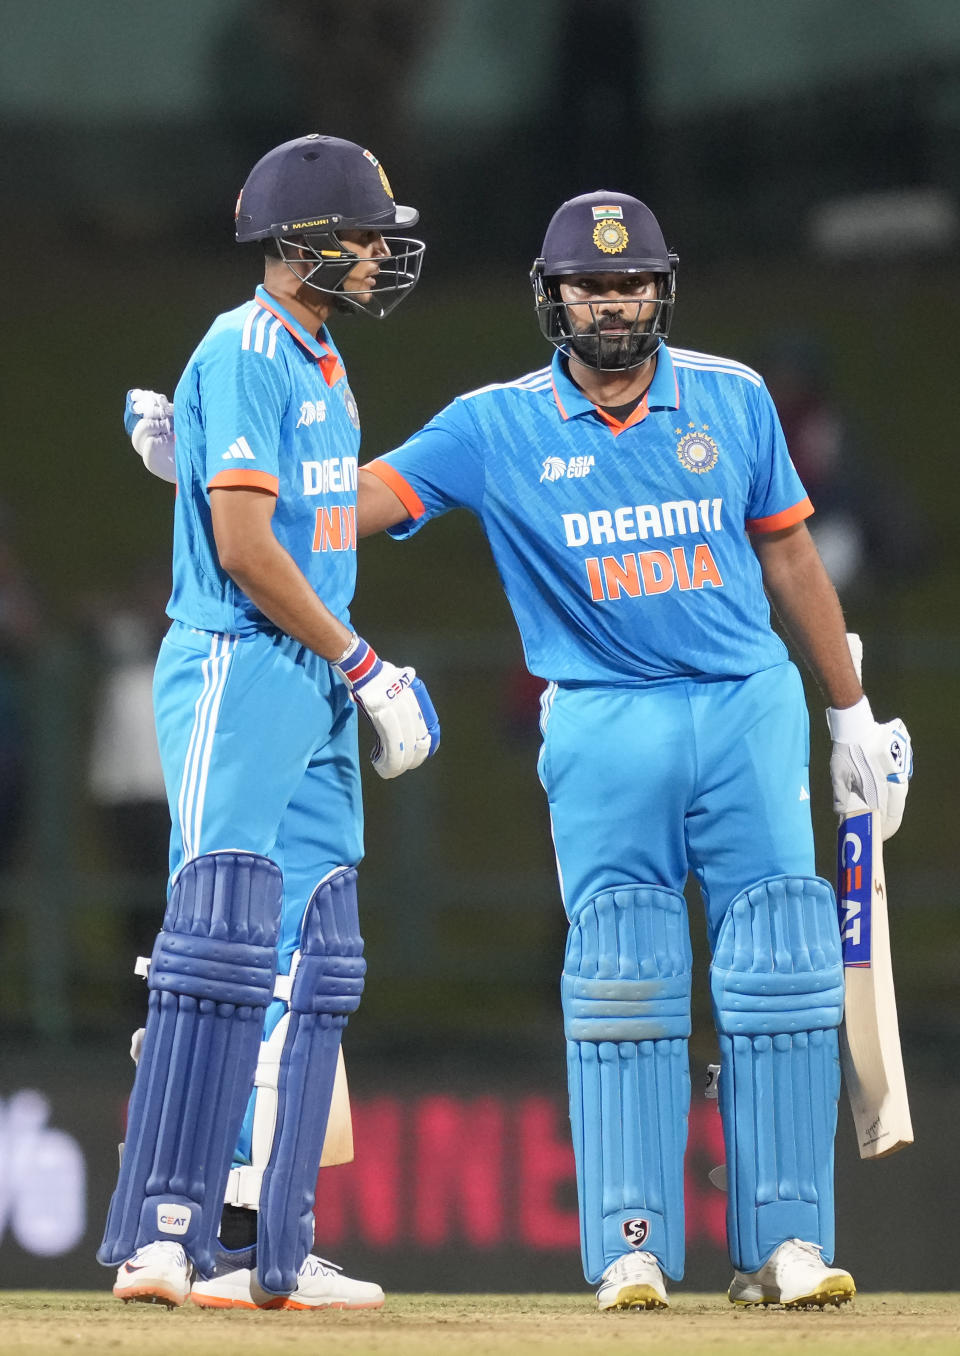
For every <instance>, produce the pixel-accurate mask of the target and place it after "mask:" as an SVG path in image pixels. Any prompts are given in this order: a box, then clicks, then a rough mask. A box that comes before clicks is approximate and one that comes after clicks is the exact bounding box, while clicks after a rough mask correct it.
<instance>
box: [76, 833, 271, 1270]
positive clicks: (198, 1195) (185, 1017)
mask: <svg viewBox="0 0 960 1356" xmlns="http://www.w3.org/2000/svg"><path fill="white" fill-rule="evenodd" d="M282 894H283V880H282V877H281V874H280V871H279V870H278V868H277V867H276V866H275V865H274V863H273V862H271V861H270V860H269V859H268V858H266V857H261V856H258V855H257V854H256V853H252V852H215V853H211V854H209V855H207V856H203V857H195V858H194V859H193V860H192V861H189V862H187V864H186V865H185V866H184V868H183V870H182V871H181V872H180V874H179V875H178V876H177V878H176V880H175V882H174V884H173V886H172V888H171V891H170V901H169V904H168V905H167V911H166V915H165V917H164V920H163V931H162V932H161V933H160V934H159V936H158V937H157V941H156V945H155V946H154V949H153V958H152V960H151V962H150V974H149V981H148V982H149V988H150V1001H149V1008H148V1015H147V1027H146V1034H145V1036H144V1041H143V1049H142V1051H141V1054H140V1061H139V1064H138V1066H137V1075H136V1078H135V1080H134V1085H133V1095H132V1097H131V1099H130V1109H129V1113H128V1118H127V1139H126V1145H125V1148H124V1154H123V1162H122V1165H121V1168H120V1176H119V1179H118V1181H117V1187H116V1190H115V1191H114V1193H113V1199H112V1200H111V1202H110V1210H109V1214H108V1216H107V1225H106V1230H105V1232H104V1237H103V1243H102V1244H101V1247H100V1251H99V1252H98V1254H97V1257H98V1259H99V1260H100V1261H101V1262H102V1263H103V1264H104V1265H105V1266H116V1265H118V1264H119V1263H120V1262H123V1261H124V1260H126V1259H127V1258H129V1257H131V1256H132V1255H133V1254H134V1253H135V1252H136V1251H137V1249H138V1248H142V1247H144V1246H145V1245H146V1244H148V1243H154V1242H157V1241H162V1240H169V1241H172V1242H176V1243H181V1244H182V1245H183V1247H184V1249H185V1251H186V1253H187V1255H188V1256H189V1257H190V1259H191V1261H192V1262H193V1263H194V1265H195V1266H196V1268H197V1270H198V1271H199V1272H200V1273H201V1275H209V1274H210V1273H211V1272H212V1271H213V1268H214V1252H215V1248H216V1240H217V1229H218V1226H219V1223H220V1211H221V1207H222V1205H223V1193H224V1188H225V1186H226V1181H227V1173H228V1172H229V1169H230V1159H231V1156H232V1153H233V1147H234V1144H235V1143H236V1139H237V1135H238V1133H239V1131H240V1125H241V1122H242V1120H243V1113H244V1109H245V1107H246V1104H247V1098H248V1097H249V1095H250V1089H251V1087H252V1086H253V1076H254V1071H255V1069H256V1064H257V1056H258V1054H259V1051H260V1037H261V1031H262V1027H263V1014H264V1011H265V1009H266V1007H267V1004H268V1003H269V1002H270V999H271V997H272V994H273V986H274V979H275V976H276V969H277V934H278V932H279V927H280V904H281V898H282Z"/></svg>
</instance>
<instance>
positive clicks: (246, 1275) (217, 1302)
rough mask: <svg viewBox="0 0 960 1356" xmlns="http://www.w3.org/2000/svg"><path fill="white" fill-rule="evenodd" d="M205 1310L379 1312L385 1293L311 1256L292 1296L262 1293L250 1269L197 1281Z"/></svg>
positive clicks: (195, 1292) (197, 1300)
mask: <svg viewBox="0 0 960 1356" xmlns="http://www.w3.org/2000/svg"><path fill="white" fill-rule="evenodd" d="M190 1298H191V1299H192V1300H193V1302H194V1304H199V1305H200V1307H201V1308H202V1309H379V1308H381V1307H382V1305H383V1291H382V1290H381V1289H380V1287H379V1285H376V1284H375V1283H374V1282H373V1281H354V1280H352V1279H351V1278H350V1277H349V1276H344V1274H343V1269H342V1268H341V1267H338V1266H337V1264H336V1263H335V1262H327V1261H325V1260H324V1258H322V1257H313V1256H310V1257H308V1258H307V1259H306V1261H305V1262H304V1264H303V1266H302V1267H301V1268H300V1274H299V1276H298V1277H297V1288H296V1290H294V1291H293V1293H292V1294H290V1295H271V1294H269V1293H268V1292H267V1291H266V1290H263V1289H262V1288H261V1286H260V1283H259V1282H258V1280H257V1273H256V1272H255V1271H254V1270H252V1269H251V1268H249V1267H238V1268H236V1269H235V1270H233V1271H225V1272H224V1273H223V1274H222V1275H220V1276H214V1278H213V1279H212V1280H209V1281H197V1282H196V1283H195V1284H194V1287H193V1289H192V1290H191V1292H190Z"/></svg>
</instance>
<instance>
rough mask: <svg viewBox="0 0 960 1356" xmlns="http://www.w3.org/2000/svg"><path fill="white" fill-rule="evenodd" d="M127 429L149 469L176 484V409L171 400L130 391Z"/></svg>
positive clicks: (154, 393)
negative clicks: (174, 421) (174, 429)
mask: <svg viewBox="0 0 960 1356" xmlns="http://www.w3.org/2000/svg"><path fill="white" fill-rule="evenodd" d="M123 427H124V428H125V429H126V430H127V432H128V433H129V435H130V441H131V442H132V443H133V446H134V450H135V451H136V452H138V453H139V454H140V456H141V457H142V458H143V464H144V466H146V468H147V470H148V471H150V472H151V474H152V475H155V476H159V477H160V479H161V480H169V481H171V482H172V483H173V484H176V481H177V467H176V460H175V458H174V444H175V438H174V433H173V406H172V405H171V404H170V401H169V400H168V399H167V397H166V396H165V395H161V394H160V392H159V391H141V390H139V389H137V390H133V391H128V392H127V403H126V405H125V407H124V411H123Z"/></svg>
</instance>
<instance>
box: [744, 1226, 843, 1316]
mask: <svg viewBox="0 0 960 1356" xmlns="http://www.w3.org/2000/svg"><path fill="white" fill-rule="evenodd" d="M821 1252H822V1249H821V1248H820V1247H819V1246H818V1245H817V1244H816V1243H804V1242H802V1241H801V1240H800V1239H799V1238H788V1239H787V1241H786V1243H781V1244H780V1246H779V1248H777V1249H776V1251H775V1252H773V1253H772V1254H771V1255H770V1257H769V1258H768V1259H767V1261H766V1262H765V1263H764V1264H763V1266H762V1267H761V1268H760V1270H759V1271H751V1272H742V1271H735V1272H734V1275H733V1280H732V1281H731V1282H730V1289H729V1290H728V1291H727V1297H728V1298H729V1300H730V1302H731V1303H732V1304H741V1305H750V1304H782V1305H783V1306H784V1308H786V1309H808V1308H817V1309H823V1308H824V1307H825V1306H826V1305H828V1304H837V1305H840V1304H846V1303H847V1301H848V1300H852V1299H853V1297H854V1295H855V1294H856V1293H857V1288H856V1286H855V1285H854V1283H853V1277H852V1276H851V1275H850V1273H849V1271H841V1270H840V1269H839V1268H838V1267H828V1266H827V1265H826V1263H825V1262H824V1260H823V1258H822V1257H821V1256H820V1253H821Z"/></svg>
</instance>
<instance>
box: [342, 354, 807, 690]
mask: <svg viewBox="0 0 960 1356" xmlns="http://www.w3.org/2000/svg"><path fill="white" fill-rule="evenodd" d="M366 469H368V470H371V471H373V472H374V473H376V474H377V475H379V476H380V477H381V479H383V480H384V481H385V483H386V484H388V485H389V486H390V487H391V489H393V490H394V492H395V493H396V494H398V495H399V497H400V499H401V500H402V502H403V504H404V506H405V507H406V508H407V509H408V510H409V513H410V518H409V520H407V521H406V522H404V523H400V524H398V525H397V526H396V527H394V528H392V529H391V533H392V535H393V536H395V537H401V538H402V537H408V536H410V535H411V534H412V533H414V532H416V531H417V530H418V529H419V528H420V527H422V525H423V524H424V523H425V522H427V521H428V519H430V518H433V517H435V516H436V515H437V514H440V513H445V512H446V511H447V510H448V509H452V508H460V507H462V508H468V509H470V510H471V511H472V512H473V513H475V514H476V515H477V517H478V518H479V519H480V522H481V524H482V525H483V529H484V531H485V533H486V535H487V538H488V540H489V542H490V546H491V548H492V550H493V555H494V559H495V561H496V565H497V569H498V570H499V572H500V578H501V580H502V582H503V587H504V590H505V592H506V595H507V598H508V600H509V602H510V605H511V607H512V608H513V613H514V616H515V617H516V620H517V623H518V625H519V627H520V634H521V637H522V640H523V646H524V652H525V655H526V660H527V665H528V667H529V669H530V671H531V673H535V674H538V675H539V676H540V677H542V678H546V679H548V680H553V681H557V682H603V683H611V682H613V683H624V682H626V683H630V682H638V681H641V682H645V681H655V680H658V679H663V678H671V677H677V676H688V675H708V676H721V677H739V676H745V675H747V674H751V673H755V672H759V671H760V670H762V669H767V668H771V667H772V666H773V665H775V664H779V663H782V662H783V661H784V659H785V658H786V649H785V647H784V645H783V643H782V642H781V641H780V639H779V638H778V637H777V636H776V635H775V633H774V632H773V631H772V630H771V627H770V611H769V607H768V604H767V600H766V596H765V594H764V591H763V583H762V579H761V573H760V565H759V562H758V560H757V557H756V555H755V553H754V551H753V549H752V547H751V545H750V540H749V537H748V535H747V534H748V532H771V531H775V530H777V529H779V528H783V527H788V526H790V525H791V524H793V523H796V522H799V521H800V520H801V519H802V518H805V517H806V516H807V515H808V514H809V513H811V512H812V511H813V510H812V507H811V505H810V502H809V500H808V499H807V496H806V494H805V493H804V489H803V486H802V484H801V483H800V479H799V477H798V476H797V473H796V471H795V469H794V467H793V464H792V462H791V461H790V457H789V455H788V453H787V448H786V444H785V442H784V438H783V433H782V431H781V428H780V423H779V420H778V419H777V415H776V411H775V409H774V406H773V402H772V400H771V399H770V396H769V394H768V393H767V390H766V387H765V386H764V384H763V381H762V379H761V378H760V377H759V376H758V375H757V373H756V372H754V371H752V370H751V369H750V368H749V367H745V366H744V365H743V364H742V363H737V362H734V361H732V360H731V359H728V358H715V357H711V356H709V355H707V354H704V353H693V352H690V351H688V350H686V349H678V348H674V349H668V348H667V347H666V345H661V347H660V350H659V353H658V356H657V368H656V372H655V375H654V378H653V381H652V383H651V385H650V387H649V389H648V390H647V393H646V395H645V396H644V399H643V401H642V402H641V403H640V405H639V406H638V407H637V408H636V409H635V410H634V411H633V413H632V414H631V415H630V417H629V418H628V419H627V420H626V421H625V422H624V423H620V422H618V421H617V420H616V419H613V418H611V417H610V416H609V415H607V414H606V413H604V412H603V411H601V410H599V409H598V408H597V407H596V406H595V405H593V404H592V403H591V401H590V400H589V399H588V398H587V397H586V396H585V395H584V394H583V392H582V391H581V390H580V389H579V387H578V386H576V385H575V384H574V383H573V382H572V381H571V379H570V377H569V376H568V374H567V367H566V361H565V359H563V358H562V357H561V356H560V355H559V354H557V355H556V356H555V357H554V360H553V364H552V367H547V368H543V369H541V370H540V371H538V372H533V373H531V374H530V375H528V376H525V377H521V378H520V379H519V380H518V381H512V382H507V383H505V384H502V385H495V386H485V387H483V388H482V389H481V390H479V391H473V392H471V393H470V394H468V395H465V396H461V397H459V398H458V399H457V400H455V401H454V402H453V404H452V405H448V406H447V408H446V409H444V410H442V411H441V412H440V413H439V414H438V415H437V416H436V417H435V418H434V419H432V420H431V421H430V423H429V424H427V425H426V426H425V427H424V428H423V429H421V430H420V432H419V433H416V434H414V436H413V437H412V438H410V439H409V441H408V442H406V443H404V444H403V446H402V447H400V448H398V449H397V450H396V451H394V452H390V453H388V454H387V455H386V456H385V457H383V458H380V459H378V460H377V461H375V462H372V463H370V464H369V466H368V467H367V468H366Z"/></svg>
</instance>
